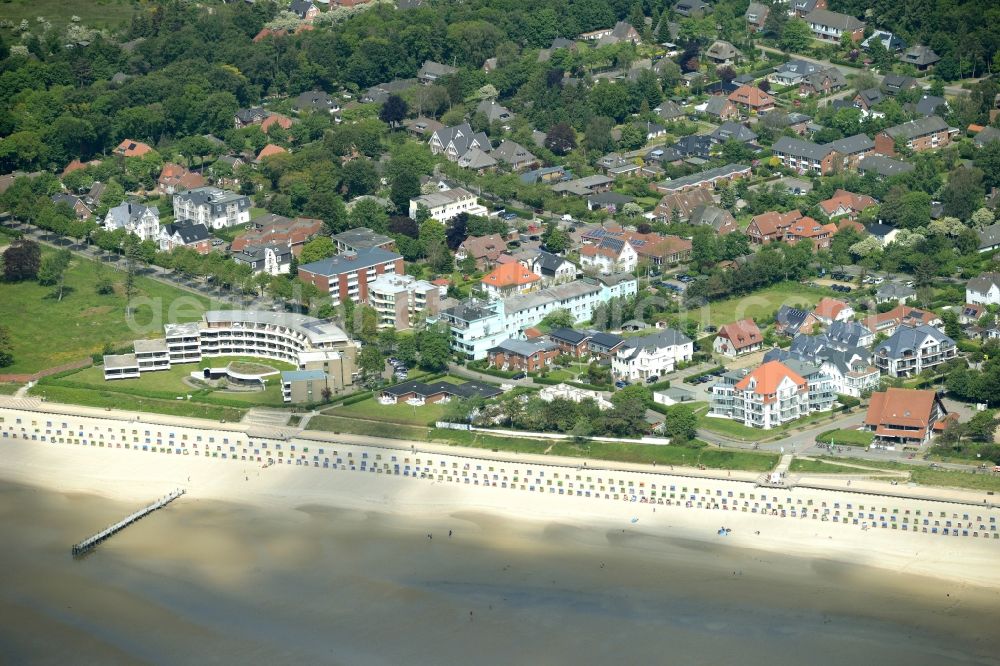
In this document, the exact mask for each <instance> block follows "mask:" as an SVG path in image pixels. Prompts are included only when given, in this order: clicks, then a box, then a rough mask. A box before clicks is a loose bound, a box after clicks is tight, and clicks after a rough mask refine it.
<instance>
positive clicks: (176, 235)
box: [156, 220, 212, 254]
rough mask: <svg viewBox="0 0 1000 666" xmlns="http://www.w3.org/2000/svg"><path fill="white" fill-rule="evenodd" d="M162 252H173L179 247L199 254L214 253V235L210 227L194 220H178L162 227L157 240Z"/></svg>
mask: <svg viewBox="0 0 1000 666" xmlns="http://www.w3.org/2000/svg"><path fill="white" fill-rule="evenodd" d="M156 240H157V241H158V242H159V245H160V251H161V252H172V251H174V250H175V249H176V248H179V247H187V248H190V249H192V250H194V251H195V252H197V253H198V254H208V253H209V252H211V251H212V235H211V233H210V232H209V231H208V227H206V226H205V225H204V224H201V223H200V222H194V221H193V220H177V221H176V222H172V223H170V224H167V225H164V226H162V227H160V233H159V237H158V238H157V239H156Z"/></svg>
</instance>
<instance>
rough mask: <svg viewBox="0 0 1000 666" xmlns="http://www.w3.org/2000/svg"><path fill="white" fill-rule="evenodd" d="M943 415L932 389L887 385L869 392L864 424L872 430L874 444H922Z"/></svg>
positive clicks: (938, 400)
mask: <svg viewBox="0 0 1000 666" xmlns="http://www.w3.org/2000/svg"><path fill="white" fill-rule="evenodd" d="M947 415H948V410H947V409H945V406H944V403H943V402H941V398H939V397H938V394H937V393H936V392H934V391H931V390H917V389H903V388H889V389H886V390H885V391H876V392H875V393H872V396H871V402H870V403H869V405H868V412H867V413H866V414H865V428H867V429H868V430H870V431H871V432H874V433H875V437H874V439H873V440H872V443H873V444H874V445H876V446H892V447H896V446H901V447H902V446H922V445H924V444H926V443H927V442H929V441H930V439H931V435H932V433H933V432H934V426H935V425H936V424H937V423H938V422H939V421H941V420H942V419H944V418H945V417H946V416H947Z"/></svg>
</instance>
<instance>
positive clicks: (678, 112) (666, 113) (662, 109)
mask: <svg viewBox="0 0 1000 666" xmlns="http://www.w3.org/2000/svg"><path fill="white" fill-rule="evenodd" d="M653 112H654V113H656V115H658V116H659V117H660V118H663V119H664V120H665V121H667V122H674V121H677V120H683V119H684V118H685V117H686V116H687V114H686V113H685V112H684V109H682V108H681V106H680V104H677V103H676V102H672V101H670V100H669V99H665V100H663V102H661V103H660V105H659V106H658V107H656V108H655V109H653Z"/></svg>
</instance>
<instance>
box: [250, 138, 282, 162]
mask: <svg viewBox="0 0 1000 666" xmlns="http://www.w3.org/2000/svg"><path fill="white" fill-rule="evenodd" d="M287 152H288V151H287V150H286V149H284V148H282V147H281V146H277V145H275V144H273V143H269V144H267V145H266V146H264V147H263V148H261V149H260V152H259V153H257V157H255V158H254V162H255V163H256V164H260V163H262V162H263V161H264V160H266V159H267V158H269V157H274V156H275V155H281V154H282V153H287Z"/></svg>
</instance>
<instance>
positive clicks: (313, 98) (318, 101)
mask: <svg viewBox="0 0 1000 666" xmlns="http://www.w3.org/2000/svg"><path fill="white" fill-rule="evenodd" d="M292 109H293V110H294V111H295V112H296V113H307V112H310V111H312V112H315V113H329V114H334V113H337V112H339V111H340V102H338V101H337V98H335V97H332V96H330V95H328V94H327V93H325V92H323V91H322V90H307V91H306V92H303V93H299V95H298V96H297V97H296V98H295V99H294V100H292Z"/></svg>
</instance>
